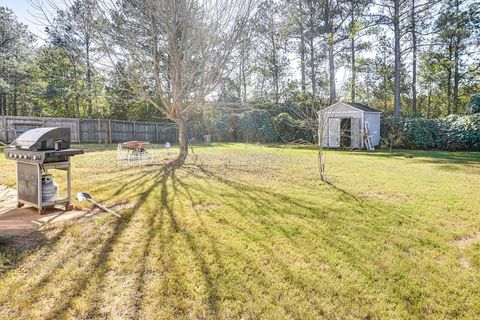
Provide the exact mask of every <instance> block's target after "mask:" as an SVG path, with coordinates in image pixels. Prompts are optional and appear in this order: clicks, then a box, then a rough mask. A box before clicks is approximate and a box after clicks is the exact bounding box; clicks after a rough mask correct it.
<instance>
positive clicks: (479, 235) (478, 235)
mask: <svg viewBox="0 0 480 320" xmlns="http://www.w3.org/2000/svg"><path fill="white" fill-rule="evenodd" d="M479 241H480V232H475V233H474V234H472V235H469V236H466V237H462V238H457V239H455V240H454V243H455V244H456V245H457V247H458V250H460V252H461V253H462V256H461V257H460V259H459V263H460V265H461V266H462V267H464V268H467V269H468V268H470V267H471V265H470V261H468V259H467V257H465V253H464V252H465V249H467V248H468V247H469V246H471V245H473V244H475V243H477V242H479Z"/></svg>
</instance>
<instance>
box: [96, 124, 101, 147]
mask: <svg viewBox="0 0 480 320" xmlns="http://www.w3.org/2000/svg"><path fill="white" fill-rule="evenodd" d="M97 133H98V143H99V144H100V143H102V140H101V139H102V138H101V136H100V119H97Z"/></svg>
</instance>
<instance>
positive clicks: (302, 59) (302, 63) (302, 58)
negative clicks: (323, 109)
mask: <svg viewBox="0 0 480 320" xmlns="http://www.w3.org/2000/svg"><path fill="white" fill-rule="evenodd" d="M298 9H299V11H300V14H301V15H303V10H302V1H299V2H298ZM298 26H299V28H300V76H301V78H300V85H301V88H302V93H305V92H306V90H307V85H306V83H305V74H306V72H305V30H304V27H303V21H301V20H300V21H299V22H298Z"/></svg>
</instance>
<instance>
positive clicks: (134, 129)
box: [133, 121, 137, 140]
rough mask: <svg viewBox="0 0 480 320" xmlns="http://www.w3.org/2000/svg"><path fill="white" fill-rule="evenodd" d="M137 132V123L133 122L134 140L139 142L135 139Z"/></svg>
mask: <svg viewBox="0 0 480 320" xmlns="http://www.w3.org/2000/svg"><path fill="white" fill-rule="evenodd" d="M135 131H136V128H135V121H133V140H137V139H136V138H135V137H136V135H137V133H136V132H135Z"/></svg>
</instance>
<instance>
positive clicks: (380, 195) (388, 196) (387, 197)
mask: <svg viewBox="0 0 480 320" xmlns="http://www.w3.org/2000/svg"><path fill="white" fill-rule="evenodd" d="M362 196H363V197H365V198H369V199H373V200H381V201H392V202H400V201H404V200H406V199H407V197H406V196H405V195H403V194H393V193H388V192H374V191H368V192H363V193H362Z"/></svg>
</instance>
